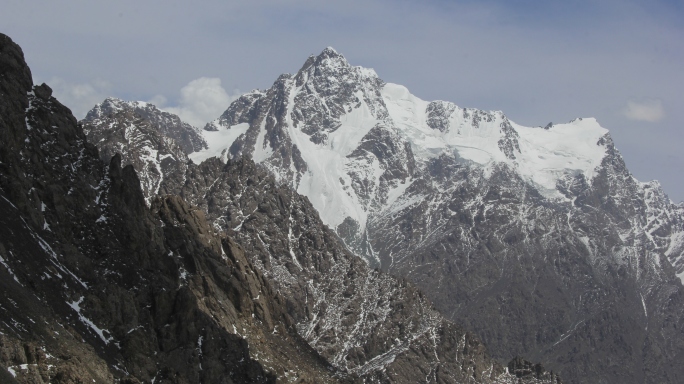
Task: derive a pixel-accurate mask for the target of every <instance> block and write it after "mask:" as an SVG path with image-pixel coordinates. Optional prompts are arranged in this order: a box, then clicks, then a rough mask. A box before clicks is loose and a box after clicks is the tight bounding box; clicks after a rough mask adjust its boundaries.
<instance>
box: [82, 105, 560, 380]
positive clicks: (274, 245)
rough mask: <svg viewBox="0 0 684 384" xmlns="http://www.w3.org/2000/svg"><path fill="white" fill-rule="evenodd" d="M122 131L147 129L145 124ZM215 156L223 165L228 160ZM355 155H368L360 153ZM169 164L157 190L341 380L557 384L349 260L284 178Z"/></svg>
mask: <svg viewBox="0 0 684 384" xmlns="http://www.w3.org/2000/svg"><path fill="white" fill-rule="evenodd" d="M331 97H334V96H331ZM244 100H245V99H243V101H244ZM240 103H241V102H238V104H236V105H234V107H235V108H236V109H237V108H240V106H241V105H242V104H240ZM244 113H252V112H244ZM116 119H117V118H116V117H109V118H107V119H103V120H101V121H99V122H98V123H97V126H93V127H92V128H91V129H93V130H97V131H99V132H103V133H104V134H105V135H107V133H106V132H107V131H108V130H111V129H116V128H112V127H115V126H116V124H112V123H111V122H112V121H116ZM121 123H122V124H123V125H125V126H128V125H130V124H131V123H133V124H134V125H135V124H141V125H143V126H147V124H148V123H147V122H146V121H144V119H143V121H137V120H136V121H128V122H125V121H123V120H121ZM86 124H87V123H86ZM312 124H313V123H312ZM329 128H330V127H329ZM333 128H334V127H333ZM333 128H330V129H333ZM368 137H369V139H368V140H366V141H367V143H368V151H371V152H372V151H374V150H376V148H375V146H374V145H373V142H374V140H376V139H377V140H380V141H382V140H388V138H387V134H386V131H385V130H383V129H373V130H371V133H370V134H369V135H368ZM207 141H208V142H210V143H211V142H212V140H207ZM98 145H101V146H102V147H103V148H106V147H107V145H108V144H107V142H106V141H103V142H99V144H98ZM210 150H211V148H210ZM407 150H410V149H407ZM239 151H240V150H238V152H239ZM124 152H129V153H133V151H130V150H127V149H125V148H124ZM219 154H220V153H219ZM220 155H221V156H223V157H224V158H225V156H226V152H224V153H223V154H220ZM358 156H359V157H363V156H365V154H364V153H362V152H361V151H359V155H358ZM192 157H193V154H190V158H192ZM172 160H174V161H177V162H178V163H179V166H182V167H183V168H182V169H185V171H186V173H185V177H184V178H183V180H184V183H183V184H182V185H179V184H178V183H177V182H176V180H175V179H173V180H169V181H168V182H167V180H166V179H164V180H162V182H161V184H160V188H159V190H164V191H170V192H172V193H174V194H178V195H180V196H181V197H183V199H184V200H185V201H187V202H188V203H190V204H191V205H193V206H197V207H199V208H201V209H202V211H204V212H205V213H206V215H207V219H208V220H209V222H210V223H211V225H212V227H213V230H214V231H216V232H221V233H227V234H228V235H229V237H230V238H232V239H234V241H235V242H236V243H237V244H239V245H240V246H241V247H242V249H244V250H245V254H246V255H248V257H249V260H250V262H251V263H252V264H253V265H254V266H255V267H256V269H258V270H259V272H260V273H262V274H263V276H264V278H265V279H266V280H267V281H269V282H271V283H272V284H273V287H274V290H275V291H276V292H277V293H278V294H279V295H281V296H282V297H283V298H285V299H284V300H285V301H284V307H285V308H286V311H287V315H288V316H289V318H291V319H292V321H293V324H295V325H296V329H297V332H298V334H299V335H300V336H301V337H302V338H304V339H305V340H306V341H307V342H308V343H309V345H310V346H311V347H313V348H314V349H315V350H316V351H317V352H318V353H319V354H320V355H321V356H322V357H323V358H324V359H325V360H326V361H328V362H330V364H331V365H332V366H333V367H334V368H335V369H337V370H339V372H340V374H346V375H349V376H350V377H360V378H361V379H363V380H366V381H369V382H399V383H417V382H445V383H461V382H477V383H480V382H481V383H513V382H530V383H557V382H560V380H559V379H558V377H557V376H556V375H555V374H553V373H550V372H547V373H546V376H543V377H542V376H539V377H536V376H533V375H520V376H516V375H515V374H511V373H509V372H508V371H507V368H506V367H504V366H502V365H500V364H499V363H497V362H496V361H493V360H492V359H491V358H490V357H489V356H488V354H487V353H486V351H485V348H484V346H483V344H482V343H480V341H479V340H478V339H477V338H476V337H475V336H474V335H472V334H470V333H468V332H466V331H464V330H463V329H462V328H460V327H458V326H456V325H454V324H452V323H451V322H449V321H447V320H445V319H444V318H443V317H442V316H441V315H440V314H439V313H438V312H437V311H435V310H434V309H433V308H432V304H431V303H430V301H429V300H427V299H426V298H425V297H424V295H423V294H422V293H420V292H419V291H418V290H417V289H416V288H415V286H414V285H412V284H410V283H408V282H406V281H400V280H397V279H395V278H392V277H390V276H389V275H386V274H383V273H381V272H379V271H377V270H374V269H372V268H370V267H369V266H368V265H367V264H366V263H365V262H364V261H363V260H361V259H360V258H358V257H357V256H355V255H353V254H352V253H350V252H349V250H347V249H346V247H345V246H344V245H343V244H342V243H341V242H340V240H339V238H338V237H337V235H336V234H335V233H334V232H333V231H331V230H330V229H329V228H327V227H326V226H325V224H324V223H323V222H322V221H321V220H320V218H319V216H318V213H317V212H316V210H315V209H314V207H313V206H312V205H311V203H310V202H309V200H308V199H307V198H306V197H303V196H301V195H299V194H297V193H296V192H295V191H293V190H292V188H290V186H289V185H288V184H286V183H282V180H284V179H283V178H282V177H281V179H280V181H281V182H278V180H277V179H276V177H274V176H273V175H272V174H271V173H270V172H268V171H267V170H265V169H263V168H261V167H258V166H256V165H255V164H254V162H253V161H252V160H250V159H239V160H230V161H228V163H224V162H222V161H221V160H220V159H218V158H210V159H208V160H206V161H204V162H202V163H201V164H199V165H197V164H193V163H191V164H187V163H186V160H185V159H177V158H174V159H172ZM132 164H133V165H134V166H138V167H140V166H141V165H140V163H136V162H135V161H132ZM179 169H180V168H179ZM293 174H294V173H293ZM148 198H150V199H153V198H154V196H152V195H150V196H148ZM153 207H154V205H153ZM257 297H259V296H258V295H257Z"/></svg>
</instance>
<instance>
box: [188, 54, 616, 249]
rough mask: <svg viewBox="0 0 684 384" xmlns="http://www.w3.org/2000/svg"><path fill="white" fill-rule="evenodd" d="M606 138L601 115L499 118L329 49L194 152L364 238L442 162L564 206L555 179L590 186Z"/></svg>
mask: <svg viewBox="0 0 684 384" xmlns="http://www.w3.org/2000/svg"><path fill="white" fill-rule="evenodd" d="M606 133H607V130H605V129H603V128H601V127H600V126H599V125H598V123H596V121H595V120H594V119H577V120H574V121H573V122H571V123H568V124H556V125H552V126H550V127H549V128H548V129H540V128H529V127H524V126H521V125H519V124H516V123H514V122H512V121H510V120H509V118H508V117H506V116H505V115H504V114H503V113H502V112H500V111H482V110H478V109H474V108H462V107H459V106H457V105H456V104H454V103H450V102H446V101H434V102H428V101H424V100H421V99H419V98H417V97H416V96H414V95H412V94H411V93H410V92H409V90H408V89H406V88H405V87H403V86H401V85H397V84H386V83H384V82H383V81H382V80H380V79H379V78H378V77H377V74H376V73H375V71H373V70H372V69H365V68H362V67H354V66H351V65H350V64H349V63H348V62H347V60H346V59H345V58H344V56H342V55H341V54H339V53H337V51H335V50H334V49H332V48H326V49H325V50H323V52H322V53H321V54H319V55H318V56H311V57H309V58H308V59H307V61H306V63H305V64H304V65H303V66H302V68H301V69H300V70H299V71H298V72H297V73H296V74H295V75H293V76H292V75H287V76H281V77H280V78H279V79H278V80H277V81H276V82H275V83H274V85H273V86H272V87H271V89H269V90H267V91H265V92H259V93H253V94H247V95H244V96H243V97H241V98H240V99H238V100H236V101H235V102H233V103H232V104H231V105H230V107H229V108H228V109H227V110H226V112H225V113H224V114H223V115H222V116H221V117H220V118H219V119H218V120H216V121H214V122H212V123H210V124H208V125H207V127H206V128H205V131H204V135H205V138H206V139H207V141H208V142H209V143H210V149H208V150H205V151H201V152H198V153H195V154H192V155H191V156H190V157H191V158H192V159H193V161H195V162H199V161H201V160H203V159H205V158H207V157H210V156H219V157H221V158H222V159H227V158H231V157H238V156H243V155H249V156H251V157H252V159H253V160H254V161H256V162H257V163H261V164H263V165H264V166H266V167H267V168H269V169H270V170H271V171H272V172H273V173H274V174H275V175H276V177H277V178H278V179H279V180H281V181H284V182H286V183H288V184H290V185H292V186H293V187H294V188H295V189H297V191H298V192H299V193H301V194H303V195H305V196H307V197H308V198H309V200H310V201H311V202H312V204H313V205H314V207H316V209H317V210H318V211H319V213H320V215H321V218H322V219H323V221H324V222H325V223H326V224H328V225H329V226H330V227H332V228H334V229H339V228H341V227H340V226H341V225H344V226H347V227H350V228H355V229H353V231H355V232H356V236H357V239H358V238H361V237H362V236H363V233H364V231H365V229H366V223H367V221H368V219H369V217H371V216H372V215H376V214H377V215H381V214H382V212H384V211H387V210H389V209H390V208H391V206H392V205H393V204H394V203H395V202H397V201H400V200H402V196H403V194H404V193H409V192H407V191H408V188H409V186H410V185H411V184H412V183H413V181H414V179H415V177H418V176H416V175H420V174H423V175H425V174H427V173H428V172H427V171H426V169H427V167H428V166H429V164H430V162H431V161H433V160H434V159H437V158H439V157H443V156H446V157H449V158H451V159H452V160H453V161H455V162H461V163H463V162H465V163H468V164H470V165H471V166H473V167H481V168H483V169H484V172H485V175H487V172H488V171H487V170H488V169H490V168H492V167H493V166H494V165H496V164H506V165H507V166H508V167H509V168H510V169H512V170H513V171H514V172H516V173H517V174H519V175H520V176H521V177H522V178H523V179H524V180H526V181H527V182H528V183H530V184H531V185H532V186H534V187H535V188H537V189H538V190H539V191H540V192H542V193H543V194H545V195H547V196H549V197H554V198H563V199H564V198H565V196H564V195H563V194H562V193H560V192H559V191H558V190H557V189H556V187H557V186H556V184H557V182H558V180H559V179H561V178H564V177H566V176H567V175H568V174H570V175H576V174H578V173H581V174H584V176H585V177H586V178H587V179H591V177H593V172H594V169H595V168H596V167H597V166H598V165H600V163H601V159H602V158H603V157H604V156H605V153H606V148H607V145H606V144H605V141H604V142H603V144H601V138H602V137H604V136H605V135H606ZM210 136H211V137H210ZM211 143H216V145H212V144H211ZM404 200H406V199H404ZM388 212H389V211H388ZM345 223H346V224H345ZM347 229H349V228H347ZM349 230H351V229H349ZM347 240H349V239H347ZM348 245H349V243H348Z"/></svg>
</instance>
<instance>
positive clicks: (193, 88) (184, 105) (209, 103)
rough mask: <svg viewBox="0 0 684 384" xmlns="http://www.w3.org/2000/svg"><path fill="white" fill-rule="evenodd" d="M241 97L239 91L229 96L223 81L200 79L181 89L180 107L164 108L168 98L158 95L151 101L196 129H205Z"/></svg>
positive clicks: (208, 78) (207, 78)
mask: <svg viewBox="0 0 684 384" xmlns="http://www.w3.org/2000/svg"><path fill="white" fill-rule="evenodd" d="M239 96H240V92H239V91H238V90H234V91H233V94H232V95H229V94H228V92H226V90H225V89H223V87H222V86H221V79H219V78H210V77H200V78H199V79H195V80H193V81H191V82H189V83H188V85H186V86H185V87H183V88H182V89H181V99H180V102H179V104H178V106H175V107H164V104H165V103H166V98H165V97H164V96H162V95H157V96H155V97H153V98H152V100H150V102H151V103H153V104H155V105H157V106H158V107H159V108H162V109H164V110H165V111H168V112H171V113H175V114H176V115H178V116H180V118H181V119H182V120H183V121H185V122H188V123H190V124H192V125H194V126H196V127H200V128H201V127H203V126H204V125H205V124H206V123H207V122H209V121H211V120H213V119H216V118H217V117H219V116H220V115H221V114H222V113H223V111H225V110H226V108H228V105H230V103H231V102H232V101H233V100H235V99H237V98H238V97H239Z"/></svg>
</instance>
